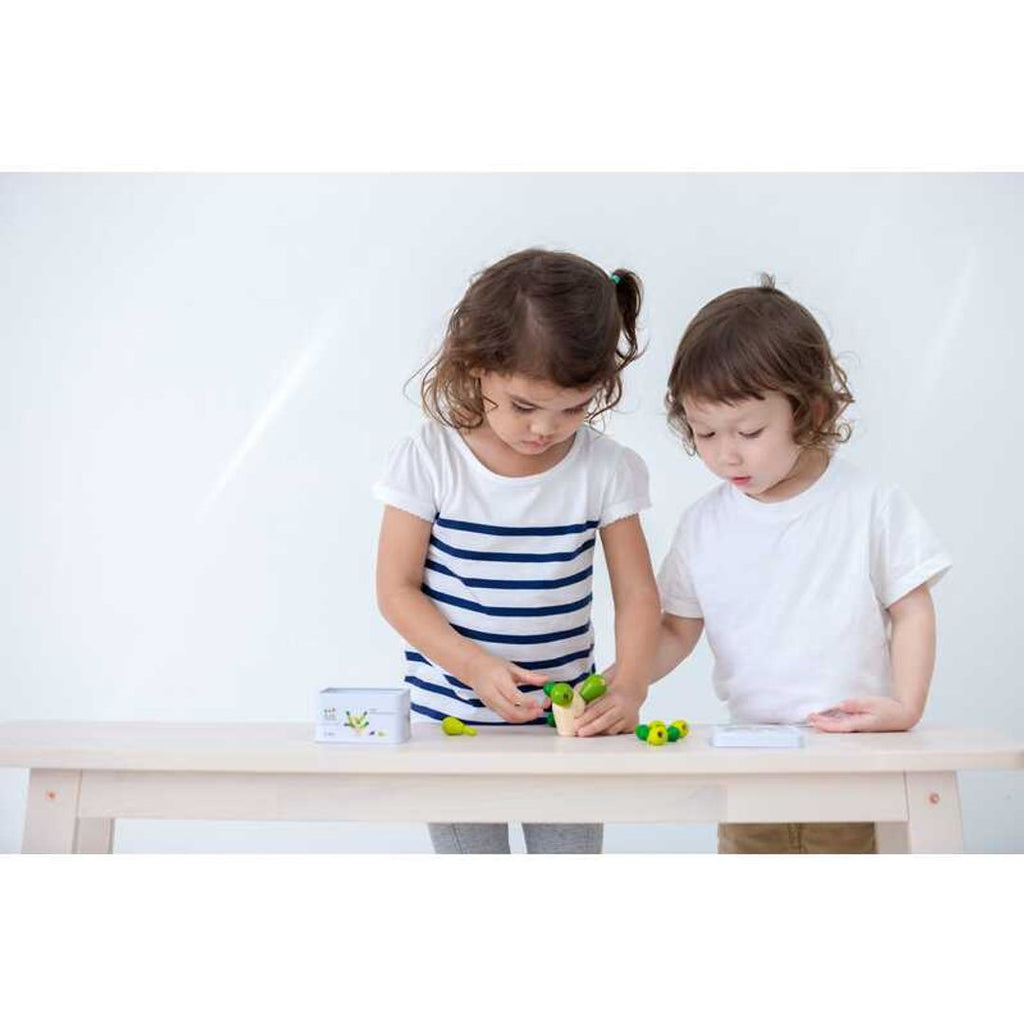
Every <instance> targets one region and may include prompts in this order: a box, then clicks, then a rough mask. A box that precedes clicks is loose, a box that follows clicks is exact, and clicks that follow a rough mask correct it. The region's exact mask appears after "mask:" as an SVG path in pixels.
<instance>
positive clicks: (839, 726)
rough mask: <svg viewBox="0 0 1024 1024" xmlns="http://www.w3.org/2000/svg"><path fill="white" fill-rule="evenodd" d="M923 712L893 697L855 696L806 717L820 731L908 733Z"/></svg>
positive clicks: (809, 723)
mask: <svg viewBox="0 0 1024 1024" xmlns="http://www.w3.org/2000/svg"><path fill="white" fill-rule="evenodd" d="M918 718H920V715H915V714H914V712H913V711H912V710H911V709H910V708H908V707H907V706H906V705H905V704H902V703H901V702H900V701H898V700H896V699H895V698H894V697H854V698H852V699H851V700H841V701H840V702H839V703H838V704H836V705H834V706H833V707H830V708H827V709H826V710H825V711H817V712H815V713H814V714H813V715H808V716H807V724H808V725H813V726H814V728H815V729H818V730H819V731H821V732H905V731H906V730H907V729H912V728H913V727H914V726H915V725H916V724H917V720H918Z"/></svg>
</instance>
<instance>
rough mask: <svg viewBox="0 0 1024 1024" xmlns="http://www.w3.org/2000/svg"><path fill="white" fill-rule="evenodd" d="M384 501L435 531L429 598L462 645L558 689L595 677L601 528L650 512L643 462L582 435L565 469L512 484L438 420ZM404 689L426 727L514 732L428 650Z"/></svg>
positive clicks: (401, 452)
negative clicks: (446, 723) (593, 615)
mask: <svg viewBox="0 0 1024 1024" xmlns="http://www.w3.org/2000/svg"><path fill="white" fill-rule="evenodd" d="M374 495H375V496H376V497H377V498H378V499H379V500H380V501H382V502H384V503H385V504H387V505H392V506H394V507H395V508H399V509H402V510H404V511H406V512H409V513H411V514H413V515H415V516H418V517H420V518H421V519H425V520H427V521H428V522H430V523H431V524H432V529H431V535H430V545H429V547H428V549H427V555H426V561H425V564H424V567H423V587H422V589H423V592H424V593H425V594H426V595H427V596H428V597H429V598H430V599H431V600H432V601H433V602H434V604H435V605H436V606H437V608H438V610H439V611H440V612H441V614H442V615H444V616H445V618H446V619H447V620H448V621H449V622H450V623H451V625H452V627H453V628H454V629H455V630H456V631H457V632H459V633H460V634H461V635H462V636H465V637H468V638H469V639H470V640H473V641H474V642H475V643H478V644H480V645H481V646H482V647H484V648H486V649H487V650H488V651H490V652H491V653H492V654H495V655H497V656H499V657H501V658H505V659H507V660H508V661H512V662H515V663H516V664H517V665H520V666H521V667H523V668H526V669H533V670H537V671H540V672H543V673H545V674H546V675H547V676H548V677H549V678H550V679H553V680H557V681H565V682H569V683H576V682H578V681H579V680H581V679H584V678H585V677H586V676H587V675H588V674H589V673H590V672H592V671H593V670H594V631H593V628H592V626H591V621H590V605H591V597H592V576H593V562H594V546H595V544H596V543H597V535H598V529H599V528H601V527H604V526H607V525H608V524H609V523H612V522H615V521H616V520H617V519H622V518H624V517H625V516H630V515H634V514H636V513H637V512H640V511H641V510H643V509H645V508H648V507H649V506H650V498H649V494H648V480H647V468H646V466H645V465H644V463H643V460H642V459H641V458H640V457H639V456H638V455H637V454H636V453H635V452H633V451H632V450H630V449H629V448H626V447H624V446H622V445H620V444H618V443H617V442H615V441H613V440H611V439H610V438H608V437H606V436H605V435H603V434H600V433H598V432H597V431H595V430H594V429H593V428H591V427H589V426H582V427H580V429H579V430H578V431H577V432H576V436H575V439H574V441H573V446H572V448H570V450H569V452H568V453H567V454H566V455H565V457H564V458H563V459H562V460H561V462H559V463H558V464H557V465H555V466H553V467H552V468H551V469H548V470H547V471H545V472H543V473H538V474H536V475H534V476H526V477H507V476H501V475H499V474H497V473H494V472H492V471H491V470H489V469H488V468H487V467H486V466H484V465H483V463H481V462H480V461H479V459H477V457H476V456H475V455H474V454H473V452H472V451H471V450H470V448H469V446H468V445H467V444H466V442H465V441H464V440H463V439H462V437H461V436H460V435H459V433H458V432H457V431H456V430H454V429H452V428H451V427H447V426H444V425H442V424H439V423H436V422H434V421H433V420H428V421H426V422H424V424H423V425H422V427H421V428H420V429H419V430H418V431H417V432H416V433H415V434H414V435H412V436H411V437H408V438H406V439H405V440H404V441H403V442H402V443H401V444H399V445H398V447H397V448H396V449H395V450H394V451H393V452H392V454H391V457H390V459H389V460H388V464H387V467H386V469H385V471H384V474H383V476H382V477H381V479H380V480H379V481H378V482H377V484H376V485H375V486H374ZM404 678H405V682H406V683H407V684H408V686H409V687H410V690H411V698H412V699H411V704H412V709H413V712H414V714H415V716H416V717H418V718H420V719H433V720H438V719H441V718H443V717H444V716H445V715H455V716H456V717H457V718H461V719H462V720H463V721H464V722H467V723H472V724H480V725H499V724H507V723H505V722H504V720H503V719H502V718H501V716H500V715H498V714H497V713H495V712H494V711H492V710H491V709H490V708H487V707H485V706H484V704H483V702H482V701H481V700H480V699H479V698H478V697H477V696H476V694H475V693H474V692H473V690H472V688H471V687H470V686H469V685H468V683H467V682H466V681H464V680H460V679H457V678H456V677H455V676H453V675H451V674H449V673H447V672H445V670H444V669H443V668H442V667H441V666H439V665H434V664H432V663H431V662H430V661H429V660H428V659H427V658H426V656H425V655H423V654H422V653H421V652H419V651H417V650H413V649H411V648H409V649H407V650H406V652H405V674H404ZM521 689H522V690H523V691H524V692H527V693H528V692H530V691H531V690H539V689H540V687H531V686H523V687H521Z"/></svg>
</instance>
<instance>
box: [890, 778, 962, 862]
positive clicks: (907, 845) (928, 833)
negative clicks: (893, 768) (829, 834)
mask: <svg viewBox="0 0 1024 1024" xmlns="http://www.w3.org/2000/svg"><path fill="white" fill-rule="evenodd" d="M905 779H906V784H907V820H906V821H905V822H904V821H897V822H893V821H886V822H879V823H877V824H876V825H875V833H876V836H877V839H878V852H879V853H963V852H964V835H963V822H962V821H961V818H960V791H959V788H958V787H957V780H956V772H907V773H906V775H905Z"/></svg>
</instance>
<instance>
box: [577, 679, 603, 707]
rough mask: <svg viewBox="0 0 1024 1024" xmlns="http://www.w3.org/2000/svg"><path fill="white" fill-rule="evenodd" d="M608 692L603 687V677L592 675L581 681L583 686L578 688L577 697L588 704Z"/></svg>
mask: <svg viewBox="0 0 1024 1024" xmlns="http://www.w3.org/2000/svg"><path fill="white" fill-rule="evenodd" d="M607 692H608V687H607V686H606V685H605V682H604V676H602V675H598V674H594V675H592V676H587V678H586V679H584V680H583V685H582V686H581V687H580V688H579V695H580V696H581V697H582V698H583V699H584V700H585V701H586V702H587V703H588V704H589V703H590V702H591V701H592V700H597V698H598V697H603V696H604V695H605V694H606V693H607Z"/></svg>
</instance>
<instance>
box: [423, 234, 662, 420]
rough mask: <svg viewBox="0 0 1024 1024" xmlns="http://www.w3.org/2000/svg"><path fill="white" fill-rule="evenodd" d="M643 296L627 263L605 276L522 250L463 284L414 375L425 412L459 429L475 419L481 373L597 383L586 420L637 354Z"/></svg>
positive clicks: (606, 400)
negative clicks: (438, 338) (433, 348)
mask: <svg viewBox="0 0 1024 1024" xmlns="http://www.w3.org/2000/svg"><path fill="white" fill-rule="evenodd" d="M642 297H643V290H642V285H641V282H640V278H639V277H637V275H636V274H634V273H633V272H632V271H630V270H623V269H618V270H614V271H612V273H611V274H608V273H607V272H606V271H604V270H602V269H601V268H600V267H598V266H597V265H596V264H594V263H591V262H590V261H589V260H585V259H583V258H582V257H581V256H576V255H574V254H572V253H568V252H550V251H548V250H545V249H525V250H523V251H522V252H516V253H513V254H512V255H510V256H506V257H505V258H504V259H502V260H500V261H499V262H497V263H495V264H493V265H492V266H490V267H488V268H487V269H486V270H484V271H482V272H481V273H480V274H478V275H477V276H476V277H475V278H474V279H473V280H472V282H471V283H470V286H469V288H468V290H467V291H466V294H465V295H464V296H463V297H462V300H461V301H460V302H459V304H458V305H457V306H456V307H455V309H454V311H453V312H452V315H451V317H450V318H449V320H448V327H447V330H446V331H445V336H444V341H443V342H442V344H441V347H440V349H439V350H438V352H437V353H436V354H435V355H434V356H432V357H431V359H430V360H429V361H428V363H427V365H426V367H425V369H424V370H423V371H421V372H423V380H422V382H421V385H420V395H421V398H422V401H423V408H424V411H425V412H426V413H427V414H428V415H430V416H433V417H434V418H435V419H438V420H440V421H441V422H442V423H446V424H448V425H449V426H451V427H455V428H458V429H470V430H471V429H473V428H474V427H478V426H480V424H481V423H483V420H484V399H483V395H482V394H481V392H480V379H479V376H478V375H479V374H480V373H481V372H494V373H499V374H503V375H509V374H520V375H523V376H527V377H532V378H534V379H537V380H544V381H550V382H551V383H553V384H556V385H557V386H558V387H562V388H571V389H582V388H587V387H590V386H592V385H597V387H598V391H597V394H596V395H595V397H594V404H593V407H592V409H591V410H590V411H589V412H588V414H587V419H588V420H594V419H595V418H596V417H598V416H600V415H601V414H602V413H604V412H606V411H608V410H609V409H612V408H613V407H614V406H615V405H617V404H618V402H619V400H620V399H621V397H622V379H621V378H622V371H623V370H624V369H625V368H626V367H627V366H628V365H629V364H630V363H631V362H633V360H634V359H636V358H637V357H638V356H639V355H640V349H639V346H638V343H637V337H636V323H637V317H638V315H639V313H640V304H641V301H642Z"/></svg>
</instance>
